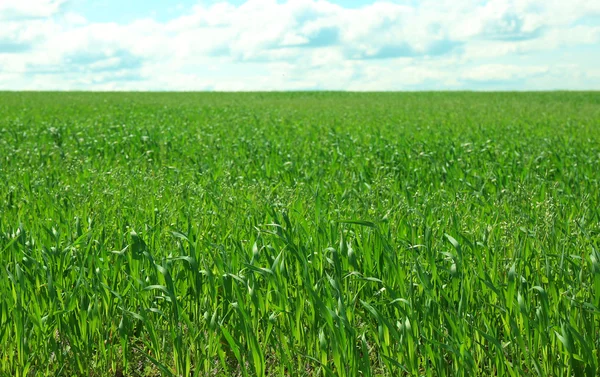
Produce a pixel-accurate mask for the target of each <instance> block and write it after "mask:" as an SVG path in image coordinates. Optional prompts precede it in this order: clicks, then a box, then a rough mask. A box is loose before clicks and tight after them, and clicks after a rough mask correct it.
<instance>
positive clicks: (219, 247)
mask: <svg viewBox="0 0 600 377" xmlns="http://www.w3.org/2000/svg"><path fill="white" fill-rule="evenodd" d="M599 127H600V94H598V93H530V94H524V93H521V94H514V93H502V94H494V93H489V94H477V93H420V94H343V93H288V94H282V93H273V94H258V93H256V94H230V95H227V94H172V93H164V94H110V93H106V94H85V93H62V94H57V93H3V94H2V93H0V179H1V181H0V251H1V254H0V264H1V265H2V272H0V373H1V374H2V375H7V376H8V375H10V376H13V375H15V376H33V375H49V376H50V375H51V376H54V375H69V376H70V375H85V376H105V375H107V376H108V375H110V376H113V375H114V376H118V375H141V376H156V375H165V376H168V375H173V376H190V375H191V376H215V375H240V376H256V375H259V376H260V375H269V376H287V375H293V376H303V375H306V376H309V375H310V376H312V375H322V376H359V375H362V376H398V375H414V376H421V375H422V376H473V375H482V376H488V375H502V376H528V375H531V376H556V377H558V376H572V375H574V376H580V375H581V376H596V375H598V374H600V369H599V365H600V333H599V331H600V252H599V240H600V209H599V208H600V205H599V203H600V190H599V185H600V182H599V181H600V137H599V136H600V128H599Z"/></svg>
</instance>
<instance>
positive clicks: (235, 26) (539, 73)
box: [0, 0, 600, 90]
mask: <svg viewBox="0 0 600 377" xmlns="http://www.w3.org/2000/svg"><path fill="white" fill-rule="evenodd" d="M410 4H411V5H409V3H406V4H397V3H391V2H375V3H374V4H372V5H368V6H364V7H361V8H358V9H350V8H344V7H342V6H339V5H336V4H332V3H330V2H328V1H326V0H289V1H287V2H284V3H281V2H278V1H276V0H248V1H246V2H245V3H244V4H242V5H239V6H235V5H232V4H229V3H226V2H221V3H216V4H213V5H202V4H198V5H196V6H194V7H193V8H191V9H190V10H189V11H188V12H187V14H185V15H184V16H181V17H177V18H174V19H171V20H169V21H167V22H158V21H156V20H153V19H149V18H146V19H139V20H134V21H132V22H130V23H127V24H118V23H95V22H92V21H88V18H89V17H88V18H86V17H87V16H88V15H85V16H86V17H84V15H79V14H76V13H73V12H70V11H69V7H68V3H67V1H65V0H29V1H26V2H23V1H14V0H4V1H2V2H0V20H1V21H0V22H2V27H1V28H0V72H2V73H0V87H3V88H8V89H111V90H115V89H139V90H146V89H148V90H163V89H165V90H166V89H168V90H194V89H195V90H209V89H216V90H269V89H276V90H282V89H310V88H315V89H349V90H402V89H419V88H426V89H457V88H475V89H481V88H485V87H482V85H486V83H487V84H489V85H490V87H503V86H502V85H500V84H502V83H505V84H507V85H512V86H513V87H514V88H515V89H526V88H528V87H531V88H540V87H544V88H545V87H552V86H553V85H555V84H553V83H556V84H557V85H558V84H560V85H563V86H564V85H568V84H569V82H570V81H566V80H564V77H566V76H567V75H570V76H569V77H573V74H572V70H576V71H577V70H579V71H582V72H583V71H587V72H589V71H590V67H589V66H588V65H589V64H588V63H586V62H585V61H583V59H589V57H590V53H589V52H587V50H586V48H588V47H590V46H599V45H600V25H593V24H592V25H590V24H589V23H588V24H578V21H579V20H582V19H584V18H586V17H588V18H589V17H591V16H600V2H596V1H586V0H572V1H569V2H563V1H557V0H549V1H542V0H508V1H506V0H489V1H487V2H485V3H482V2H480V1H478V0H464V1H451V0H442V1H439V0H423V1H421V2H419V3H417V5H412V3H410ZM565 51H568V52H569V53H568V54H566V55H565ZM550 52H555V53H556V56H557V58H556V59H550V60H548V59H546V61H543V62H540V61H536V59H537V58H536V57H541V56H544V57H545V58H548V56H549V55H548V54H549V53H550ZM597 55H600V53H596V54H595V55H594V57H600V56H597ZM559 57H560V59H559ZM525 60H526V61H527V62H524V61H525ZM538 60H539V59H538ZM565 64H570V65H571V66H574V67H579V68H571V69H570V70H565V69H559V68H558V67H559V66H561V67H562V66H564V65H565ZM586 78H587V84H586V81H585V80H583V79H581V80H580V81H577V82H579V83H581V85H583V86H584V87H585V85H587V87H590V88H594V87H595V88H598V87H600V78H599V77H598V76H593V75H592V76H589V77H586ZM571 82H574V81H571ZM528 85H529V86H528Z"/></svg>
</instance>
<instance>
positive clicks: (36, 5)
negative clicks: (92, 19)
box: [0, 0, 67, 20]
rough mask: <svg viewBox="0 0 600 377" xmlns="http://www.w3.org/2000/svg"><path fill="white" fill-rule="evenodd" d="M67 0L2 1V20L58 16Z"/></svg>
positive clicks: (0, 17) (0, 16)
mask: <svg viewBox="0 0 600 377" xmlns="http://www.w3.org/2000/svg"><path fill="white" fill-rule="evenodd" d="M66 2H67V1H66V0H26V1H24V0H2V2H0V20H15V19H31V18H45V17H50V16H53V15H54V14H56V13H57V12H59V11H60V10H61V8H62V7H63V6H64V5H65V4H66Z"/></svg>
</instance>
